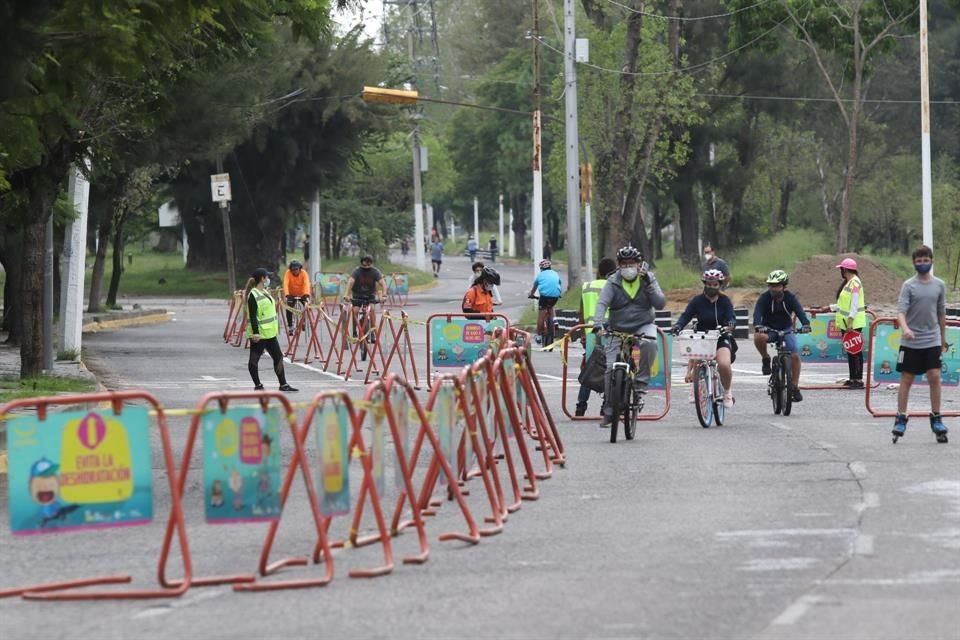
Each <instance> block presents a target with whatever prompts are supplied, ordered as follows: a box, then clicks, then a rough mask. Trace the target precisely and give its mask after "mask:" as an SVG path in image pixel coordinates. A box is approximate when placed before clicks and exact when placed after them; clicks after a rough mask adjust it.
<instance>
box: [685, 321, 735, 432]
mask: <svg viewBox="0 0 960 640" xmlns="http://www.w3.org/2000/svg"><path fill="white" fill-rule="evenodd" d="M721 333H722V331H721V330H720V329H714V330H711V331H705V332H697V331H696V330H694V329H686V330H684V331H681V332H680V333H679V334H677V339H676V341H675V342H674V343H673V348H674V353H675V354H677V355H679V357H680V358H681V359H685V360H693V361H695V362H696V363H697V364H696V368H695V369H694V372H693V398H694V404H695V405H696V408H697V419H698V420H699V421H700V425H701V426H702V427H703V428H704V429H709V428H710V426H711V425H712V424H714V423H715V424H716V425H717V426H718V427H719V426H722V425H723V420H724V415H725V413H724V406H723V394H724V391H725V389H724V388H723V383H722V382H721V381H720V369H719V368H718V367H717V340H719V339H720V335H721Z"/></svg>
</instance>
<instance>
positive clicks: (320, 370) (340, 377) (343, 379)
mask: <svg viewBox="0 0 960 640" xmlns="http://www.w3.org/2000/svg"><path fill="white" fill-rule="evenodd" d="M290 364H295V365H297V366H298V367H300V368H301V369H306V370H308V371H313V372H314V373H320V374H323V375H325V376H330V377H331V378H333V379H334V380H340V381H341V382H346V378H344V377H343V376H338V375H337V374H335V373H330V372H329V371H324V370H323V369H318V368H317V367H312V366H310V365H309V364H303V363H302V362H291V363H290Z"/></svg>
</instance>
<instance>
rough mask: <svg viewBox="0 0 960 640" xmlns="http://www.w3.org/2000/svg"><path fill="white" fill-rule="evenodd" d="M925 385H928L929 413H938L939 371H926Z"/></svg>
mask: <svg viewBox="0 0 960 640" xmlns="http://www.w3.org/2000/svg"><path fill="white" fill-rule="evenodd" d="M927 384H929V385H930V411H932V412H933V413H940V386H941V385H940V369H928V370H927Z"/></svg>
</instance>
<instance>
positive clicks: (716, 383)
mask: <svg viewBox="0 0 960 640" xmlns="http://www.w3.org/2000/svg"><path fill="white" fill-rule="evenodd" d="M710 377H711V379H712V380H713V394H712V395H713V421H714V422H715V423H716V424H717V426H718V427H719V426H722V425H723V420H724V417H725V413H724V411H725V407H724V406H723V394H724V392H725V391H726V389H724V388H723V383H722V382H720V372H719V371H718V370H717V368H716V367H711V368H710Z"/></svg>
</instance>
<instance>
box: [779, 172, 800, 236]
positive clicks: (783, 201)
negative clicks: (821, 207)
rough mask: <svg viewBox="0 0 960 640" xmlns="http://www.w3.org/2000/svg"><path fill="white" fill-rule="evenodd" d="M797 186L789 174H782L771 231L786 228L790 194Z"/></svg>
mask: <svg viewBox="0 0 960 640" xmlns="http://www.w3.org/2000/svg"><path fill="white" fill-rule="evenodd" d="M796 188H797V183H796V182H794V181H793V178H791V177H790V176H784V177H783V179H782V180H781V181H780V207H779V209H777V215H776V218H775V219H774V228H773V231H774V232H776V231H782V230H783V229H786V228H787V218H788V213H789V210H790V195H791V194H792V193H793V192H794V190H795V189H796Z"/></svg>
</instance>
